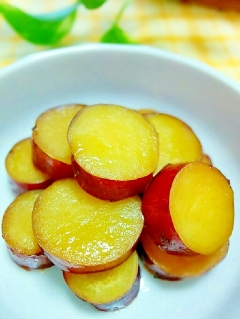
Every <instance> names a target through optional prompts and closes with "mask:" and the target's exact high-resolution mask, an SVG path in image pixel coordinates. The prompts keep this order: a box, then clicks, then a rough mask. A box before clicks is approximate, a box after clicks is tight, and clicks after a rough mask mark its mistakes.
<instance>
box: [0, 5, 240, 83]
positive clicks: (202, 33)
mask: <svg viewBox="0 0 240 319" xmlns="http://www.w3.org/2000/svg"><path fill="white" fill-rule="evenodd" d="M226 1H227V0H226ZM5 3H9V4H12V5H15V6H17V7H18V8H20V9H22V10H25V11H27V12H29V13H37V14H40V13H45V12H50V11H55V10H58V9H61V8H64V7H66V6H68V5H70V4H73V3H74V1H71V0H61V1H57V0H51V1H49V0H32V1H30V0H9V1H6V0H5ZM122 3H123V1H121V0H108V1H107V2H106V3H105V4H104V5H103V6H102V7H101V8H99V9H96V10H91V11H89V10H87V9H86V8H85V7H83V6H79V8H78V12H77V18H76V20H75V23H74V25H73V27H72V29H71V31H70V33H69V34H68V35H67V36H65V37H64V38H63V39H62V40H61V42H59V43H58V44H57V45H55V46H39V45H34V44H31V43H28V42H27V41H25V40H24V39H22V38H20V37H19V35H18V34H17V33H16V32H15V31H14V30H13V29H12V28H11V27H10V26H9V25H8V23H7V22H6V21H5V20H4V18H3V17H2V15H0V68H2V67H5V66H7V65H9V64H11V63H13V62H15V61H17V60H19V59H21V58H23V57H25V56H27V55H29V54H32V53H35V52H39V51H43V50H49V49H53V48H58V47H63V46H71V45H78V44H82V43H86V42H99V40H100V38H101V36H102V34H103V33H104V32H105V31H106V30H107V29H108V28H109V26H110V23H111V22H112V21H113V20H114V19H115V17H116V15H117V13H118V11H119V9H120V7H121V6H122ZM120 27H121V28H122V29H123V30H124V31H125V32H126V33H127V34H128V35H129V36H130V37H131V38H132V39H134V40H136V41H138V42H139V43H140V44H144V45H150V46H154V47H157V48H160V49H163V50H167V51H170V52H174V53H177V54H180V55H183V56H185V57H189V58H193V59H196V60H200V61H203V62H205V63H207V64H208V65H210V66H212V67H213V68H215V69H217V70H219V71H220V72H221V73H222V74H224V75H226V76H227V77H229V78H231V79H233V80H236V81H240V12H237V11H233V10H228V11H221V10H216V9H213V8H210V7H206V6H202V5H197V4H195V3H182V2H181V1H180V0H133V1H132V2H131V3H130V4H129V5H128V7H127V9H126V10H125V12H124V14H123V16H122V18H121V20H120Z"/></svg>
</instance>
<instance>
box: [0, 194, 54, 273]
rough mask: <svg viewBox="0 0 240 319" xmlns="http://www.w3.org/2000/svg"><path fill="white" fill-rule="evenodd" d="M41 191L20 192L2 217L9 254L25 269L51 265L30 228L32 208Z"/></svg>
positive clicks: (3, 231) (3, 233)
mask: <svg viewBox="0 0 240 319" xmlns="http://www.w3.org/2000/svg"><path fill="white" fill-rule="evenodd" d="M41 192H42V191H41V190H32V191H28V192H25V193H22V194H20V195H19V196H18V197H17V198H16V199H15V200H14V201H13V202H12V203H11V204H10V205H9V206H8V208H7V209H6V211H5V213H4V215H3V219H2V236H3V239H4V240H5V242H6V245H7V248H8V250H9V253H10V256H11V258H12V259H13V261H15V262H16V263H17V264H18V265H19V266H21V267H24V268H27V269H37V268H46V267H49V266H52V262H50V260H49V259H48V258H47V257H46V256H45V255H44V253H43V250H42V248H41V247H40V246H39V245H38V243H37V239H36V237H35V235H34V233H33V229H32V210H33V206H34V203H35V201H36V199H37V197H38V196H39V195H40V194H41Z"/></svg>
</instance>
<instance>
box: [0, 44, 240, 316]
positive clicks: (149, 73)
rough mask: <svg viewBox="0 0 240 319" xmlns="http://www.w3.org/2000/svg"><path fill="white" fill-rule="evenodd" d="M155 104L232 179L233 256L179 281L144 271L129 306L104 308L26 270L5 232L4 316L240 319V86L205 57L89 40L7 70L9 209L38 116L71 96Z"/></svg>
mask: <svg viewBox="0 0 240 319" xmlns="http://www.w3.org/2000/svg"><path fill="white" fill-rule="evenodd" d="M72 102H81V103H88V104H92V103H116V104H122V105H125V106H127V107H132V108H151V109H152V108H154V109H157V110H159V111H163V112H168V113H171V114H173V115H176V116H179V117H180V118H182V119H183V120H185V121H186V122H187V123H188V124H189V125H190V126H192V128H193V129H194V131H195V132H196V133H197V135H198V136H199V138H200V140H201V141H202V144H203V147H204V150H205V152H206V153H207V154H209V155H210V156H211V157H212V159H213V162H214V164H215V166H217V167H218V168H219V169H220V170H221V171H222V172H223V173H224V174H225V175H226V176H227V177H228V178H229V179H230V180H231V184H232V187H233V189H234V191H235V195H236V196H235V208H236V219H235V227H234V232H233V235H232V237H231V245H230V250H229V253H228V255H227V258H225V260H224V261H223V262H222V263H220V264H219V265H218V266H217V267H215V268H214V269H213V270H212V271H210V272H209V273H208V274H206V275H205V276H203V277H201V278H198V279H192V280H184V281H180V282H165V281H160V280H157V279H154V278H153V277H152V276H151V275H150V274H149V273H147V272H146V271H145V270H144V269H143V270H142V280H141V290H140V293H139V295H138V297H137V299H136V300H135V301H134V302H133V303H132V304H131V305H130V306H129V307H128V308H126V309H124V310H122V311H119V312H115V313H103V312H98V311H97V310H95V308H93V307H92V306H90V305H88V304H87V303H84V302H82V301H80V300H79V299H78V298H77V297H75V296H74V295H73V294H72V293H71V292H70V290H69V289H68V288H67V287H66V285H65V284H64V282H63V278H62V275H61V272H60V271H58V270H57V269H56V268H55V267H53V268H51V269H47V270H44V271H30V272H27V271H25V270H23V269H21V268H20V267H18V266H16V265H15V264H14V263H13V262H12V261H11V259H10V257H9V255H8V254H7V251H6V247H5V243H4V241H3V240H2V239H0V318H1V319H42V318H47V319H48V318H51V319H66V318H70V319H78V318H81V319H85V318H88V319H89V318H101V319H102V318H111V319H112V318H114V319H119V318H124V319H130V318H131V319H132V318H138V319H145V318H157V319H160V318H161V319H182V318H184V319H213V318H217V319H226V318H228V319H236V318H239V317H240V306H239V293H238V292H239V289H240V288H239V287H240V258H239V243H240V196H238V195H239V193H240V169H239V163H240V86H238V85H237V84H235V83H233V82H231V81H230V80H227V79H224V78H223V77H222V76H220V75H219V74H218V73H216V72H215V71H213V70H211V69H210V68H208V67H206V66H205V65H203V64H200V63H197V62H195V61H189V60H186V59H184V58H181V57H178V56H176V55H172V54H169V53H166V52H163V51H160V50H157V49H152V48H149V47H143V46H114V45H110V46H108V45H82V46H78V47H72V48H66V49H61V50H55V51H49V52H44V53H41V54H36V55H33V56H30V57H27V58H25V59H23V60H21V61H20V62H17V63H15V64H13V65H11V66H10V67H7V68H5V69H3V70H1V71H0V159H1V160H0V163H1V164H0V165H1V166H0V183H1V188H0V198H1V200H0V208H1V210H0V214H1V215H2V214H3V213H4V210H5V209H6V207H7V206H8V205H9V203H10V202H11V200H12V199H13V194H12V193H11V190H10V187H9V183H8V178H7V175H6V172H5V168H4V159H5V156H6V154H7V152H8V151H9V150H10V148H11V146H12V145H13V144H14V143H16V141H18V140H19V139H21V138H24V137H27V136H30V134H31V128H32V127H33V125H34V120H35V118H36V116H37V115H39V114H40V112H42V111H43V110H45V109H47V108H49V107H52V106H56V105H59V104H64V103H72Z"/></svg>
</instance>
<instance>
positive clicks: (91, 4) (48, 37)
mask: <svg viewBox="0 0 240 319" xmlns="http://www.w3.org/2000/svg"><path fill="white" fill-rule="evenodd" d="M105 2H106V0H78V1H76V3H75V4H73V5H71V6H69V7H67V8H64V9H62V10H59V11H55V12H50V13H46V14H41V15H36V14H29V13H26V12H24V11H22V10H21V9H19V8H17V7H15V6H12V5H9V4H6V3H2V2H0V14H2V15H3V17H4V18H5V20H6V21H7V22H8V23H9V25H10V26H11V27H12V28H13V29H14V30H15V31H16V32H17V33H18V34H19V36H21V37H22V38H23V39H25V40H26V41H28V42H31V43H33V44H37V45H54V44H56V43H57V42H59V41H60V40H61V39H62V38H63V37H64V36H66V35H67V34H68V33H69V32H70V30H71V28H72V26H73V24H74V21H75V19H76V15H77V10H78V7H79V6H80V5H83V6H85V7H86V8H87V9H88V10H94V9H97V8H99V7H101V6H102V5H103V4H104V3H105ZM128 2H129V0H127V2H125V3H124V5H123V6H122V7H121V9H120V11H119V13H118V14H117V18H116V20H115V21H114V22H113V23H112V25H111V27H110V28H109V30H107V31H106V32H105V34H104V35H103V36H102V39H101V42H108V43H126V44H127V43H133V42H132V41H130V40H129V38H128V36H127V34H126V33H125V32H124V31H123V30H122V29H121V28H120V27H119V26H118V21H119V19H120V16H121V15H122V13H123V11H124V10H125V8H126V5H127V3H128Z"/></svg>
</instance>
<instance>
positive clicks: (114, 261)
mask: <svg viewBox="0 0 240 319" xmlns="http://www.w3.org/2000/svg"><path fill="white" fill-rule="evenodd" d="M142 227H143V216H142V212H141V200H140V198H139V197H138V196H135V197H131V198H128V199H124V200H121V201H117V202H109V201H103V200H100V199H98V198H95V197H93V196H91V195H89V194H88V193H86V192H85V191H84V190H83V189H82V188H81V187H80V186H79V185H78V183H77V181H76V180H75V179H74V178H72V179H71V178H70V179H63V180H59V181H56V182H54V183H53V184H52V185H51V186H49V187H48V188H47V189H45V190H44V191H43V193H42V194H41V195H40V196H39V197H38V199H37V201H36V204H35V206H34V210H33V229H34V233H35V235H36V237H37V241H38V243H39V245H40V246H41V247H42V249H43V250H44V251H45V254H47V256H49V258H50V259H51V260H52V261H53V262H54V263H55V264H56V265H57V266H58V267H59V268H61V269H62V270H65V271H70V272H75V273H86V272H95V271H101V270H105V269H109V268H112V267H114V266H117V265H118V264H120V263H121V262H123V261H124V260H126V258H127V257H128V256H129V255H130V254H131V253H132V251H133V250H134V248H135V245H136V242H137V241H138V238H139V236H140V233H141V230H142Z"/></svg>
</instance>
